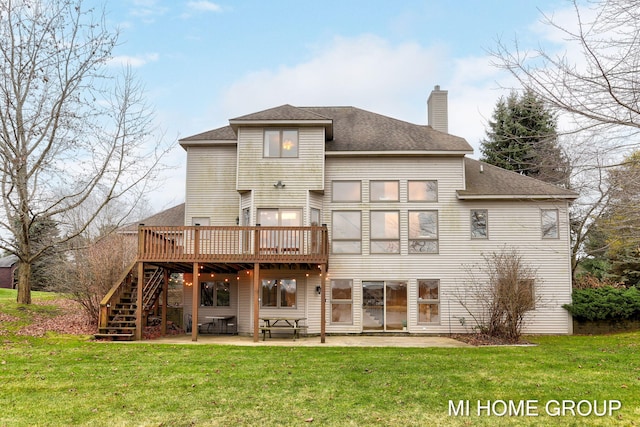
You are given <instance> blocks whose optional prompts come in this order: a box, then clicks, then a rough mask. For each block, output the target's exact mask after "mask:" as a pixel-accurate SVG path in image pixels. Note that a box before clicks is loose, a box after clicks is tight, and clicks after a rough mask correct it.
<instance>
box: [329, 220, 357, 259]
mask: <svg viewBox="0 0 640 427" xmlns="http://www.w3.org/2000/svg"><path fill="white" fill-rule="evenodd" d="M331 246H332V251H333V253H334V254H359V253H361V252H362V213H361V212H360V211H333V212H332V213H331Z"/></svg>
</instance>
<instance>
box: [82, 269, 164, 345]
mask: <svg viewBox="0 0 640 427" xmlns="http://www.w3.org/2000/svg"><path fill="white" fill-rule="evenodd" d="M137 276H138V274H137V263H133V264H132V265H131V266H130V267H129V268H128V269H127V270H126V272H125V273H124V275H123V276H122V278H121V280H119V281H118V282H117V283H116V284H115V285H114V286H113V288H111V290H110V291H109V293H107V295H106V296H105V297H104V298H103V299H102V301H101V303H100V319H99V327H98V333H97V334H95V335H94V336H95V338H98V339H108V340H112V341H116V340H118V341H132V340H134V339H135V336H136V310H137V307H138V304H137V303H138V301H137V296H138V277H137ZM144 276H145V277H144V289H143V298H142V299H143V324H145V323H146V318H147V313H148V312H149V311H150V310H151V309H152V308H153V306H154V305H155V303H156V301H157V300H158V297H159V296H160V293H161V291H162V284H163V282H164V271H163V269H162V268H160V267H154V268H149V269H145V272H144Z"/></svg>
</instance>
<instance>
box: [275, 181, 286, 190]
mask: <svg viewBox="0 0 640 427" xmlns="http://www.w3.org/2000/svg"><path fill="white" fill-rule="evenodd" d="M273 187H274V188H277V189H282V188H284V184H283V183H282V181H278V182H276V183H275V184H273Z"/></svg>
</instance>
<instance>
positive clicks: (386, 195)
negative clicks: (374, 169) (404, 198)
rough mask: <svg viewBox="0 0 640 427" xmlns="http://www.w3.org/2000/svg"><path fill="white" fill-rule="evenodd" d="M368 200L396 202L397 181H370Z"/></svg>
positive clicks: (398, 188)
mask: <svg viewBox="0 0 640 427" xmlns="http://www.w3.org/2000/svg"><path fill="white" fill-rule="evenodd" d="M369 200H370V201H371V202H397V201H399V200H400V184H399V182H398V181H370V182H369Z"/></svg>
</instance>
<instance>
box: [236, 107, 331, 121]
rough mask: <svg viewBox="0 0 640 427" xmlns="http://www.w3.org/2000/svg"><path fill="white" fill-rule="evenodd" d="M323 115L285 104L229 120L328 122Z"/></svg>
mask: <svg viewBox="0 0 640 427" xmlns="http://www.w3.org/2000/svg"><path fill="white" fill-rule="evenodd" d="M328 119H330V118H329V117H326V116H324V115H322V114H318V113H315V112H313V111H311V110H310V109H307V108H300V107H294V106H293V105H289V104H284V105H281V106H279V107H274V108H269V109H268V110H263V111H258V112H257V113H251V114H246V115H244V116H240V117H236V118H235V119H231V120H229V121H230V122H235V121H268V120H328Z"/></svg>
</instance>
